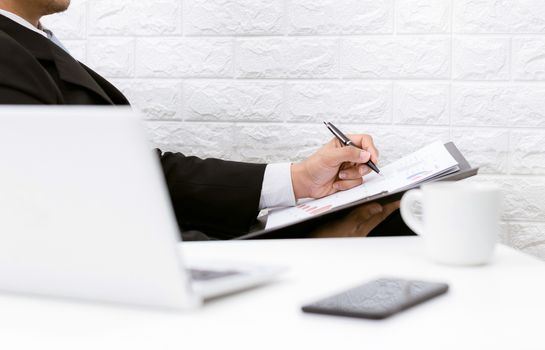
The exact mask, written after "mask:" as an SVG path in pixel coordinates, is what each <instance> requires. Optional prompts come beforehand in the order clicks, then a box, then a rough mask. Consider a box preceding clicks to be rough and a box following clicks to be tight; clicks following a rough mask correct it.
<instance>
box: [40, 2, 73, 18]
mask: <svg viewBox="0 0 545 350" xmlns="http://www.w3.org/2000/svg"><path fill="white" fill-rule="evenodd" d="M69 6H70V0H46V1H45V11H46V15H51V14H54V13H59V12H64V11H66V10H67V9H68V7H69Z"/></svg>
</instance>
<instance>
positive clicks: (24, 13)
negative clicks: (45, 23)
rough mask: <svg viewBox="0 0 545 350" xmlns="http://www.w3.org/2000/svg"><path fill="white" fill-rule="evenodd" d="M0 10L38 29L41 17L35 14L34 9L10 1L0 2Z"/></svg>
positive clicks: (2, 0) (0, 0) (1, 0)
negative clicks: (14, 15)
mask: <svg viewBox="0 0 545 350" xmlns="http://www.w3.org/2000/svg"><path fill="white" fill-rule="evenodd" d="M0 9H2V10H6V11H8V12H11V13H13V14H16V15H17V16H19V17H21V18H23V19H24V20H26V21H27V22H28V23H30V24H32V25H33V26H34V27H36V28H38V27H39V23H40V18H41V15H40V14H39V13H37V12H36V9H32V8H31V7H30V8H29V6H24V5H23V4H21V3H20V2H18V1H12V0H0Z"/></svg>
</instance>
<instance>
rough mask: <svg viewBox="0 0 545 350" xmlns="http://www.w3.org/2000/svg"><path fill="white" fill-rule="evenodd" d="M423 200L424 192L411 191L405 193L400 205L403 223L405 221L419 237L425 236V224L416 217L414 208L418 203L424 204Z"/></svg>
mask: <svg viewBox="0 0 545 350" xmlns="http://www.w3.org/2000/svg"><path fill="white" fill-rule="evenodd" d="M422 199H423V195H422V190H410V191H407V192H405V194H404V195H403V197H402V198H401V203H400V205H399V209H400V212H401V217H402V218H403V221H405V223H406V224H407V226H409V228H410V229H411V230H413V231H414V232H416V233H417V234H418V235H419V236H423V235H424V234H425V233H424V224H423V223H422V220H421V219H419V218H417V217H416V216H415V215H414V211H413V210H412V208H413V206H414V204H415V203H416V202H420V203H422Z"/></svg>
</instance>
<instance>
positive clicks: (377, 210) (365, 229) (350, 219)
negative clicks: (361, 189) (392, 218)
mask: <svg viewBox="0 0 545 350" xmlns="http://www.w3.org/2000/svg"><path fill="white" fill-rule="evenodd" d="M397 209H399V201H396V202H392V203H388V204H385V205H380V204H378V203H368V204H364V205H362V206H360V207H358V208H356V209H354V210H352V211H351V212H350V213H348V214H347V215H346V216H345V217H344V218H342V219H338V220H335V221H332V222H328V223H327V224H325V225H322V226H321V227H320V228H318V229H316V230H314V232H312V234H311V237H315V238H325V237H366V236H367V235H368V234H369V232H371V231H372V230H373V229H374V228H375V227H377V226H378V224H380V223H381V222H382V221H383V220H384V219H386V218H387V217H388V216H389V215H390V214H392V213H393V212H394V211H395V210H397Z"/></svg>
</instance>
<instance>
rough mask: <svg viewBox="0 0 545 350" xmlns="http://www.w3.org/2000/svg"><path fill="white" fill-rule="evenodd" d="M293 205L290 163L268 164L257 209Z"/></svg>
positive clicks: (23, 22)
mask: <svg viewBox="0 0 545 350" xmlns="http://www.w3.org/2000/svg"><path fill="white" fill-rule="evenodd" d="M0 15H3V16H5V17H7V18H9V19H11V20H12V21H14V22H17V23H19V24H20V25H22V26H23V27H25V28H28V29H30V30H32V31H34V32H36V33H38V34H40V35H43V36H44V37H46V38H48V39H50V40H51V41H52V42H54V43H55V44H56V45H57V46H59V47H60V48H62V49H63V50H64V51H66V52H68V50H66V48H65V47H64V46H63V45H62V43H61V42H60V41H59V40H58V39H57V38H56V37H55V36H54V35H53V33H52V32H51V31H49V30H47V29H45V28H44V27H42V25H41V24H38V26H39V28H37V27H35V26H33V25H32V24H31V23H30V22H28V21H27V20H25V19H24V18H22V17H20V16H18V15H16V14H14V13H11V12H8V11H6V10H2V9H0ZM293 205H295V194H294V193H293V186H292V182H291V163H277V164H268V165H267V167H266V168H265V175H264V176H263V184H262V186H261V196H260V199H259V209H265V208H274V207H288V206H293Z"/></svg>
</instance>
